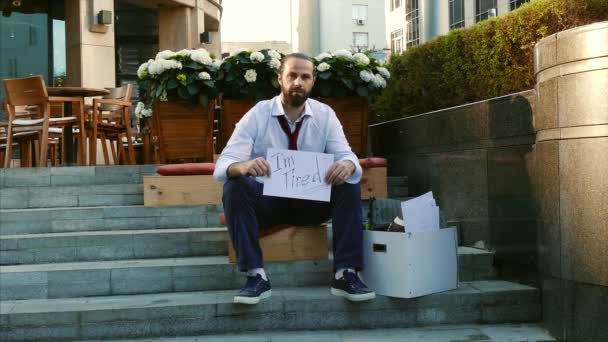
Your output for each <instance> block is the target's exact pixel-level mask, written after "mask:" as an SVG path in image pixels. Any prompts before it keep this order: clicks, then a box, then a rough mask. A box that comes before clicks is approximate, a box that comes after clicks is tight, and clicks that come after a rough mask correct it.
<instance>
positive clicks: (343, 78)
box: [313, 50, 391, 98]
mask: <svg viewBox="0 0 608 342" xmlns="http://www.w3.org/2000/svg"><path fill="white" fill-rule="evenodd" d="M313 62H314V65H315V68H316V75H317V80H316V82H315V87H314V88H313V95H315V96H325V97H328V96H332V97H343V96H357V95H358V96H363V97H368V98H371V97H374V96H375V95H377V94H379V93H380V91H382V89H384V88H385V87H386V81H387V80H388V79H389V78H390V76H391V75H390V72H389V71H388V70H387V69H386V68H385V67H384V66H383V64H381V63H379V62H378V60H376V59H375V58H373V57H370V56H368V55H367V54H364V53H361V52H358V53H354V54H353V53H352V52H351V51H348V50H337V51H334V52H333V53H327V52H324V53H321V54H319V55H318V56H317V57H315V58H313Z"/></svg>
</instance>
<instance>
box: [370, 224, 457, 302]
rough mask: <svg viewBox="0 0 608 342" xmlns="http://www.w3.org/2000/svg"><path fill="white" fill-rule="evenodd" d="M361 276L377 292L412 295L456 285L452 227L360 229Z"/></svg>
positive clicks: (388, 294) (452, 287)
mask: <svg viewBox="0 0 608 342" xmlns="http://www.w3.org/2000/svg"><path fill="white" fill-rule="evenodd" d="M363 250H364V261H365V269H364V270H363V271H362V272H361V275H362V277H363V279H364V281H365V283H366V284H367V285H368V286H369V287H370V288H371V289H372V290H374V291H375V292H376V293H377V294H379V295H383V296H389V297H400V298H414V297H420V296H424V295H428V294H431V293H436V292H443V291H448V290H453V289H455V288H457V287H458V241H457V235H456V228H453V227H452V228H444V229H438V230H430V231H419V232H406V233H394V232H381V231H364V232H363Z"/></svg>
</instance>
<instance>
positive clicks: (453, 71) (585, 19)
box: [370, 0, 608, 122]
mask: <svg viewBox="0 0 608 342" xmlns="http://www.w3.org/2000/svg"><path fill="white" fill-rule="evenodd" d="M603 20H608V0H532V1H531V2H530V3H527V4H525V5H523V6H522V7H520V8H519V9H518V10H516V11H513V12H511V13H509V14H507V15H505V16H502V17H498V18H494V19H491V20H486V21H483V22H481V23H479V24H477V25H474V26H471V27H469V28H465V29H458V30H454V31H452V32H450V33H449V34H447V35H444V36H441V37H438V38H436V39H434V40H432V41H430V42H427V43H425V44H422V45H420V46H418V47H415V48H411V49H408V50H407V51H406V52H404V53H403V54H401V55H398V56H392V57H391V60H390V63H389V69H390V71H391V73H392V77H391V79H390V81H389V83H388V86H387V88H386V89H385V91H384V92H383V93H382V94H381V95H380V96H379V97H378V98H377V99H376V100H375V102H374V104H373V107H372V108H373V113H374V115H373V116H372V117H371V118H370V119H371V120H372V121H374V122H378V121H384V120H387V119H395V118H399V117H403V116H409V115H414V114H421V113H424V112H428V111H432V110H437V109H442V108H448V107H452V106H457V105H461V104H465V103H470V102H474V101H479V100H484V99H488V98H492V97H496V96H501V95H506V94H511V93H515V92H519V91H523V90H527V89H532V88H534V84H535V77H534V44H536V42H538V41H539V40H540V39H542V38H543V37H546V36H548V35H551V34H553V33H556V32H559V31H563V30H566V29H569V28H573V27H577V26H581V25H586V24H589V23H593V22H597V21H603Z"/></svg>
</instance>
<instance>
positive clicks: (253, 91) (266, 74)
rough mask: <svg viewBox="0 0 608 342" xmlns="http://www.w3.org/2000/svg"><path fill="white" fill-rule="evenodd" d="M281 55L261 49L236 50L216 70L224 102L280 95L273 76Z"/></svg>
mask: <svg viewBox="0 0 608 342" xmlns="http://www.w3.org/2000/svg"><path fill="white" fill-rule="evenodd" d="M282 58H283V54H281V53H280V52H278V51H275V50H270V49H263V50H260V51H249V50H245V49H238V50H237V51H235V52H234V53H233V54H232V55H231V56H230V57H226V58H225V59H224V60H223V62H222V65H221V67H220V71H219V76H218V77H219V80H218V82H219V86H220V88H221V89H222V93H223V95H222V96H223V98H225V99H233V100H240V99H247V100H250V101H253V102H258V101H260V100H265V99H269V98H271V97H273V96H275V95H277V94H278V93H279V92H280V86H279V82H278V80H277V75H278V74H279V68H280V66H281V59H282Z"/></svg>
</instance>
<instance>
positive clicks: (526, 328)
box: [82, 324, 556, 342]
mask: <svg viewBox="0 0 608 342" xmlns="http://www.w3.org/2000/svg"><path fill="white" fill-rule="evenodd" d="M94 341H99V340H88V341H82V342H94ZM201 341H205V342H285V341H292V342H367V341H374V342H398V341H407V342H455V341H461V342H464V341H483V342H513V341H527V342H552V341H556V339H555V338H554V337H553V336H551V335H550V334H549V333H548V332H547V330H545V329H543V328H542V327H540V326H538V325H536V324H458V325H450V324H443V325H435V326H428V327H418V328H405V329H395V328H393V329H373V330H372V329H367V330H361V329H360V330H322V331H319V330H296V331H272V332H267V333H262V332H260V333H249V334H247V333H239V334H224V335H205V336H193V337H163V338H147V339H129V340H112V341H107V342H201Z"/></svg>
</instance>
